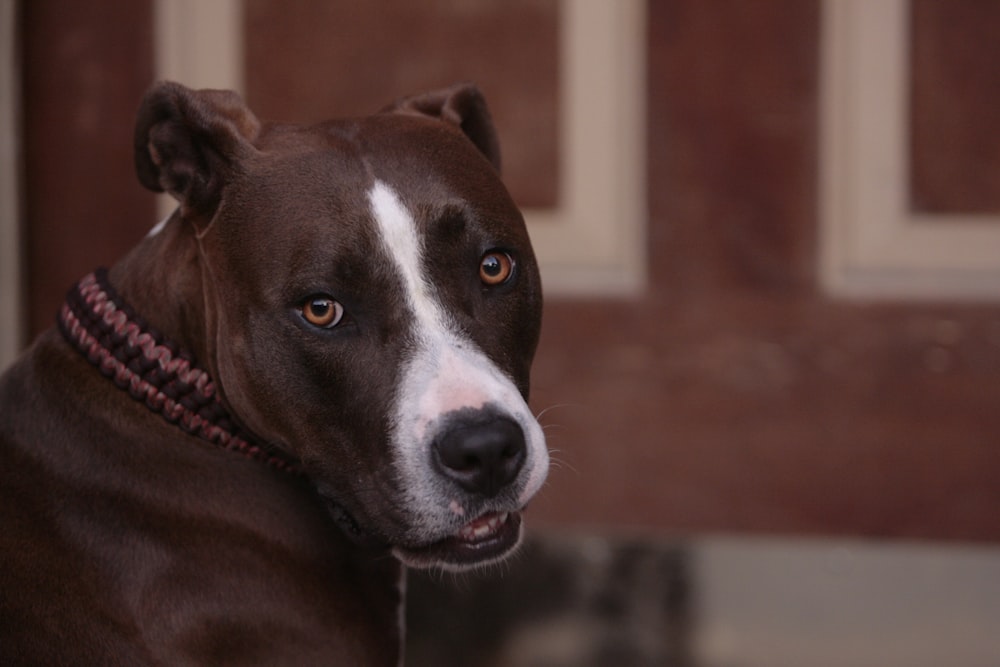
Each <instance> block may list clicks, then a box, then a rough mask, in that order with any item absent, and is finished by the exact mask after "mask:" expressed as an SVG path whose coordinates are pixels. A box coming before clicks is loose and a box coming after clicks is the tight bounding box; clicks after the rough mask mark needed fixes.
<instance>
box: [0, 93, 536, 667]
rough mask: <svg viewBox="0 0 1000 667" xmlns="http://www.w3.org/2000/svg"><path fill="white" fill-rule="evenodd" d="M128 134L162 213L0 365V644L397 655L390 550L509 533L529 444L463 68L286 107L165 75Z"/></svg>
mask: <svg viewBox="0 0 1000 667" xmlns="http://www.w3.org/2000/svg"><path fill="white" fill-rule="evenodd" d="M134 143H135V163H136V170H137V173H138V177H139V180H140V182H141V183H142V184H143V185H144V186H145V187H147V188H149V189H151V190H153V191H156V192H164V191H165V192H167V193H169V194H170V195H172V196H173V197H174V198H175V199H176V200H177V209H176V211H175V212H174V213H173V214H172V215H171V216H170V217H169V218H168V219H166V220H165V221H164V222H163V223H161V224H159V225H157V226H156V227H155V228H154V229H153V230H152V231H151V232H150V234H149V235H148V236H147V237H146V238H145V239H143V240H142V241H141V242H140V243H139V244H138V245H137V246H136V247H135V248H133V249H132V251H130V252H129V253H128V254H127V255H126V256H125V257H123V258H122V259H121V260H119V261H118V262H117V263H116V264H114V265H113V266H112V267H111V268H110V269H109V270H103V269H101V270H96V271H95V272H94V273H92V274H89V275H87V276H85V277H84V278H83V279H81V280H80V282H79V283H78V284H77V285H75V286H74V287H73V288H72V289H71V290H70V291H69V294H68V296H67V299H66V302H65V303H64V304H63V305H62V307H61V309H60V311H59V314H58V317H57V324H58V326H56V327H54V328H53V329H51V330H49V331H47V332H45V333H43V334H42V335H41V336H40V337H39V338H38V339H37V340H36V341H35V342H34V343H33V345H32V346H31V347H30V348H29V349H28V350H27V351H26V352H25V353H24V354H23V355H22V356H21V357H20V358H19V359H18V360H17V361H16V362H15V363H14V364H13V365H12V366H11V368H10V369H9V370H8V371H7V372H6V373H5V374H4V376H3V378H2V381H0V406H2V408H0V409H2V412H0V452H2V460H3V465H2V466H0V499H2V501H0V516H2V530H0V663H2V664H5V665H14V664H45V665H57V664H87V665H97V664H123V665H136V664H163V665H188V664H211V665H222V664H260V665H321V664H337V665H396V664H400V663H401V662H402V654H403V651H402V642H403V639H404V636H403V633H404V629H403V627H402V618H403V613H402V605H403V598H404V594H405V572H406V568H442V569H445V570H463V569H467V568H472V567H477V566H483V565H484V564H489V563H493V562H496V561H499V560H500V559H503V558H504V557H506V556H508V555H509V554H510V553H511V552H513V551H514V549H515V548H516V547H517V545H518V543H519V541H520V539H521V534H522V531H523V525H522V511H523V509H524V507H525V506H526V505H527V503H528V501H529V500H530V499H531V498H532V496H533V495H534V494H535V493H536V492H537V491H538V490H539V489H540V487H541V486H542V485H543V483H544V481H545V478H546V474H547V470H548V453H547V449H546V445H545V439H544V435H543V433H542V430H541V427H540V426H539V424H538V422H537V420H536V419H535V417H534V416H533V414H532V412H531V411H530V410H529V407H528V404H527V400H528V390H529V373H530V367H531V363H532V359H533V357H534V353H535V348H536V346H537V342H538V337H539V332H540V325H541V307H542V294H541V284H540V278H539V273H538V267H537V263H536V260H535V257H534V254H533V251H532V248H531V244H530V241H529V237H528V234H527V231H526V228H525V225H524V221H523V218H522V216H521V214H520V212H519V211H518V209H517V207H516V205H515V204H514V202H513V201H512V199H511V197H510V195H509V194H508V192H507V191H506V189H505V188H504V186H503V184H502V182H501V180H500V177H499V167H500V158H499V150H498V144H497V138H496V132H495V129H494V126H493V123H492V121H491V119H490V115H489V111H488V108H487V106H486V104H485V102H484V99H483V97H482V95H481V94H480V92H479V91H478V89H477V88H476V87H475V86H474V85H472V84H459V85H455V86H452V87H450V88H446V89H442V90H436V91H432V92H428V93H424V94H419V95H415V96H412V97H408V98H405V99H401V100H399V101H398V102H396V103H395V104H393V105H391V106H389V107H387V108H385V109H383V110H382V111H380V112H378V113H376V114H374V115H371V116H368V117H364V118H358V119H348V120H337V121H329V122H324V123H320V124H317V125H312V126H301V125H293V124H279V123H270V122H262V121H261V120H259V119H258V118H257V117H256V116H255V115H254V114H253V113H252V112H251V111H250V109H248V108H247V106H246V105H245V103H244V102H243V101H242V99H241V98H240V97H239V96H238V95H237V94H235V93H232V92H228V91H213V90H199V91H195V90H190V89H188V88H185V87H183V86H181V85H179V84H176V83H171V82H162V83H159V84H156V85H154V86H153V87H152V88H151V89H150V91H149V92H148V93H147V94H146V96H145V97H144V99H143V101H142V104H141V108H140V110H139V112H138V117H137V123H136V129H135V142H134ZM113 214H114V212H113V211H112V212H109V215H113Z"/></svg>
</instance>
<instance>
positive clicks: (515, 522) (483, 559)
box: [392, 512, 522, 572]
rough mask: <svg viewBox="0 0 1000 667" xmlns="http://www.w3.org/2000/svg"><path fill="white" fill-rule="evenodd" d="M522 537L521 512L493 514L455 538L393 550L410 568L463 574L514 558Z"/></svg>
mask: <svg viewBox="0 0 1000 667" xmlns="http://www.w3.org/2000/svg"><path fill="white" fill-rule="evenodd" d="M521 534H522V521H521V513H520V512H490V513H488V514H484V515H482V516H480V517H479V518H477V519H475V520H474V521H470V522H469V523H467V524H466V525H464V526H462V528H460V529H459V530H458V532H457V533H455V534H454V535H451V536H449V537H446V538H444V539H442V540H438V541H436V542H432V543H430V544H426V545H422V546H416V547H413V546H394V547H393V548H392V553H393V555H395V556H396V558H398V559H399V560H400V562H402V563H403V564H404V565H406V566H408V567H412V568H417V569H428V568H438V569H442V570H449V571H453V572H461V571H463V570H470V569H473V568H477V567H484V566H487V565H490V564H492V563H496V562H498V561H501V560H503V559H504V558H506V557H507V556H509V555H511V554H512V553H514V551H515V550H516V549H517V547H518V545H519V544H520V543H521Z"/></svg>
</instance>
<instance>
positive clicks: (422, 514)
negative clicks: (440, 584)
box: [369, 181, 548, 539]
mask: <svg viewBox="0 0 1000 667" xmlns="http://www.w3.org/2000/svg"><path fill="white" fill-rule="evenodd" d="M369 200H370V202H371V208H372V214H373V216H374V218H375V220H376V222H377V224H378V229H379V231H380V233H381V238H382V243H383V246H384V248H385V250H386V252H387V253H388V255H389V256H390V257H391V258H392V260H393V263H394V264H395V265H396V268H397V269H398V271H399V275H400V277H401V279H402V282H403V289H404V291H405V293H406V294H405V296H406V301H407V305H408V306H409V308H410V311H411V313H412V316H413V327H412V330H411V333H412V335H413V338H414V340H415V342H416V345H415V349H414V351H413V353H412V356H411V357H410V358H409V360H408V361H406V362H405V367H404V369H403V374H402V378H401V384H400V388H399V394H398V397H397V401H396V407H395V415H394V429H393V433H392V436H391V438H392V442H391V445H392V447H393V448H394V449H395V450H396V453H397V457H398V458H397V470H398V475H399V477H400V479H401V480H402V482H403V484H402V487H403V489H404V494H405V496H406V497H405V498H404V499H403V500H404V503H405V505H406V506H407V507H408V508H410V511H411V513H412V514H413V515H414V526H413V531H414V537H415V538H418V539H419V538H426V537H428V536H437V537H439V538H440V537H443V536H445V535H446V534H448V531H454V530H455V528H456V527H455V521H456V519H457V518H458V517H461V516H462V514H464V512H465V508H463V507H462V506H461V505H460V504H458V502H457V501H456V500H454V499H453V498H451V497H441V495H440V493H441V491H440V488H441V487H440V484H439V483H438V481H439V480H438V478H437V474H436V472H435V471H434V470H433V469H432V466H431V463H430V456H429V455H428V452H429V451H430V447H431V446H432V443H433V441H434V439H435V436H436V435H437V433H436V432H435V431H434V429H435V428H436V422H437V420H438V419H439V418H440V417H441V416H442V415H445V414H448V413H450V412H453V411H455V410H460V409H463V408H470V409H483V408H486V407H487V406H491V407H493V408H495V409H500V410H502V411H503V412H504V413H505V414H506V416H508V417H509V418H510V419H512V420H514V421H515V422H516V423H517V424H518V425H519V426H520V427H521V430H522V431H523V433H524V438H525V446H526V448H527V452H526V453H527V458H526V461H525V465H524V468H523V469H522V472H521V479H520V480H519V482H518V484H519V485H520V487H521V493H520V497H519V498H518V499H517V501H518V502H519V503H521V504H522V505H523V504H524V503H526V502H527V501H528V499H529V498H531V496H532V495H534V493H535V492H536V491H538V489H539V488H540V487H541V485H542V484H543V483H544V481H545V477H546V473H547V471H548V450H547V449H546V447H545V436H544V435H543V433H542V429H541V427H540V426H539V425H538V422H537V421H536V420H535V418H534V416H533V415H532V414H531V411H530V410H529V409H528V406H527V404H526V403H525V402H524V399H523V398H522V397H521V394H520V392H519V391H518V390H517V387H515V386H514V383H513V382H512V381H511V379H510V378H509V377H507V376H506V375H505V374H504V373H503V372H502V371H501V370H500V369H499V368H498V367H497V366H496V365H495V364H494V363H493V362H492V361H490V359H489V358H487V356H486V355H485V354H483V352H482V350H480V349H479V347H478V346H477V345H475V343H473V342H472V341H471V340H469V339H468V338H467V337H466V336H465V335H464V334H462V333H460V332H459V331H458V329H457V327H456V326H454V325H453V324H452V320H451V318H450V317H449V316H448V315H447V313H446V312H445V311H444V309H443V308H442V306H441V305H440V303H439V302H438V300H437V299H436V298H435V294H434V286H433V285H432V284H430V283H429V282H428V281H427V280H426V279H425V277H424V273H423V244H422V243H421V239H420V237H419V235H418V231H417V226H416V222H415V221H414V219H413V217H412V216H411V215H410V213H409V211H407V210H406V208H405V206H404V205H403V203H402V202H401V201H400V200H399V197H398V196H397V195H396V193H395V192H393V190H392V189H391V188H390V187H389V186H387V185H386V184H385V183H382V182H381V181H376V182H375V185H374V186H373V187H372V189H371V191H370V192H369ZM456 507H457V508H460V509H461V510H462V512H458V511H456ZM505 509H510V510H515V509H518V508H517V507H510V508H505Z"/></svg>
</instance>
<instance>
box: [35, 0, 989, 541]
mask: <svg viewBox="0 0 1000 667" xmlns="http://www.w3.org/2000/svg"><path fill="white" fill-rule="evenodd" d="M77 4H78V3H74V2H70V1H69V0H61V1H59V0H48V1H47V2H39V1H38V0H33V2H30V3H28V2H24V3H21V8H22V12H23V14H24V23H23V25H24V37H25V77H26V81H25V90H26V98H25V105H26V118H27V121H28V123H27V133H26V142H27V146H26V150H27V152H28V155H29V161H28V166H27V180H28V197H27V222H28V239H29V246H30V248H31V251H30V254H29V268H30V269H31V270H30V283H29V299H30V303H31V305H32V307H33V317H32V324H33V326H34V327H35V329H37V328H38V327H39V326H41V324H43V323H46V324H47V322H48V321H51V313H52V312H54V309H55V307H56V302H57V301H58V299H59V295H56V294H55V291H56V290H55V288H54V287H53V286H52V285H53V283H58V284H59V288H58V292H59V293H60V294H61V290H62V289H64V287H65V286H66V285H68V284H69V283H70V282H71V281H72V280H73V279H74V278H75V277H77V276H78V275H79V274H81V273H83V272H85V271H86V270H89V269H90V268H91V267H92V266H93V265H95V264H97V263H101V262H107V261H110V257H113V256H114V255H116V254H118V253H119V252H120V249H121V248H123V247H126V246H127V245H129V244H131V243H132V242H134V241H135V240H136V238H138V236H139V235H141V234H142V233H144V231H145V229H147V228H148V226H149V224H150V222H151V220H152V217H151V216H152V213H151V210H152V204H151V199H149V198H148V197H147V196H146V195H145V194H143V193H142V192H141V190H140V189H139V186H138V185H137V184H136V183H135V180H134V177H133V176H132V174H131V157H130V156H129V151H128V142H129V141H130V135H131V122H132V121H131V115H132V113H133V111H134V109H135V106H136V103H137V101H138V97H139V95H140V93H141V90H142V89H143V88H144V86H145V79H147V78H149V77H150V75H151V65H150V63H151V58H150V55H149V53H150V52H149V43H150V37H149V27H148V17H149V7H150V3H149V2H148V0H142V1H140V2H121V3H89V4H88V5H87V11H84V10H83V9H74V8H76V5H77ZM266 4H267V3H266V2H264V0H255V1H254V2H253V3H252V6H257V7H258V9H261V7H264V6H266ZM281 5H282V7H285V6H286V4H285V3H281ZM390 5H391V3H390ZM287 7H289V8H293V7H295V5H287ZM442 7H446V5H442ZM819 7H820V5H819V2H818V0H811V1H806V0H768V1H767V2H763V1H756V0H742V1H724V0H654V1H652V2H650V3H649V25H648V39H649V50H648V54H649V59H648V82H649V87H648V95H649V101H648V142H647V150H648V152H649V161H648V177H649V200H648V205H649V211H650V218H649V232H648V234H649V239H648V247H649V266H650V276H649V277H650V286H649V289H648V291H647V292H646V293H645V294H644V295H642V296H640V297H637V298H632V299H616V300H595V299H586V300H560V299H555V298H553V299H549V301H548V303H547V309H546V315H545V327H544V331H543V338H542V344H541V348H540V350H539V355H538V359H537V363H536V367H535V389H534V396H533V403H534V405H535V407H536V409H538V410H539V411H541V410H547V411H546V412H545V414H544V416H543V417H542V421H543V423H544V424H545V425H546V427H547V430H546V433H547V434H548V436H549V438H550V444H551V446H552V447H553V448H554V450H556V451H555V454H554V456H555V458H556V461H557V464H556V467H555V468H554V470H553V471H552V475H551V478H550V480H551V481H550V483H549V484H548V487H547V488H546V489H545V491H544V492H543V494H542V495H541V497H540V498H539V499H538V500H537V502H536V503H535V505H534V507H533V508H532V514H533V515H534V519H535V524H536V525H538V524H544V525H560V526H584V527H597V528H604V529H616V530H617V529H621V528H622V527H641V528H646V529H650V530H655V531H658V532H665V533H673V534H683V533H688V532H700V531H755V532H793V533H815V534H819V533H822V534H855V535H875V536H887V537H903V536H905V537H928V538H949V539H990V540H996V539H998V538H1000V519H998V518H997V511H996V510H997V507H1000V484H997V482H996V480H997V479H998V478H1000V447H998V444H1000V437H998V435H997V434H998V433H1000V413H998V412H997V410H996V409H995V404H996V402H997V400H996V396H997V394H998V393H1000V392H998V390H1000V309H998V307H997V305H996V304H982V305H955V304H947V303H942V304H925V305H918V304H904V303H880V304H874V303H857V302H844V301H838V300H834V299H831V298H828V297H826V296H824V295H823V293H822V292H821V291H820V290H819V288H818V287H817V281H816V277H815V276H816V273H817V270H816V258H817V226H818V214H817V175H818V167H817V164H818V154H817V150H818V146H817V139H818V121H817V116H818V90H819V82H818V65H819V63H818V58H819V50H818V49H819V33H820V12H819ZM41 8H46V11H45V12H43V11H42V10H41ZM265 8H266V7H265ZM925 9H926V8H925ZM289 11H291V9H289ZM441 11H444V10H441ZM248 25H249V24H248ZM305 25H306V26H307V27H306V28H302V29H309V28H308V26H309V25H313V26H314V28H315V29H316V30H324V31H326V32H325V33H324V34H325V35H326V36H327V38H328V39H330V40H350V39H355V40H358V41H363V40H364V39H365V35H364V34H363V33H356V32H352V31H351V30H350V29H349V26H347V27H345V26H329V25H327V26H323V25H316V23H315V22H312V23H309V22H307V23H306V24H305ZM931 25H933V22H931ZM249 27H250V29H251V30H254V29H255V28H253V26H252V25H249ZM266 27H267V26H266V24H265V25H264V26H263V27H261V26H258V27H257V28H256V29H257V30H261V29H265V28H266ZM248 41H250V40H248ZM306 41H308V40H306V39H305V38H303V42H306ZM930 43H932V42H928V44H930ZM81 44H82V45H90V46H86V47H81V46H79V45H81ZM74 45H76V47H75V48H77V49H83V50H82V51H80V50H78V51H73V48H74ZM359 48H360V45H359ZM380 48H387V47H385V46H383V47H380ZM410 48H411V49H412V48H413V47H412V45H411V47H410ZM81 54H83V55H81ZM296 54H297V55H296ZM267 55H268V57H269V58H272V59H273V61H272V62H271V67H272V69H273V71H277V72H286V73H287V74H288V76H289V77H303V80H302V81H300V85H301V86H303V87H304V89H306V90H308V88H309V86H310V85H313V86H314V85H315V82H316V81H321V80H323V79H324V78H325V79H327V80H332V79H333V78H334V77H337V76H338V75H341V76H342V75H343V74H342V73H343V71H344V68H345V67H347V66H348V65H346V64H345V63H343V62H331V61H328V60H318V59H312V60H309V61H308V63H309V64H308V66H303V65H302V63H301V60H300V61H295V60H294V58H300V59H301V58H303V57H306V58H308V57H309V54H308V53H307V54H306V55H305V56H303V55H302V53H300V52H293V51H287V52H286V51H282V50H280V49H278V48H277V47H275V48H273V49H270V50H269V51H268V54H267ZM394 55H395V58H396V60H397V61H401V62H404V63H405V62H407V61H408V60H410V61H412V60H416V59H419V57H420V52H419V50H409V51H400V52H396V53H394ZM85 56H86V57H85ZM284 57H287V58H289V61H288V62H287V63H286V64H285V66H284V67H283V68H282V67H278V66H277V65H275V61H277V62H280V61H281V59H282V58H284ZM338 73H339V74H338ZM250 76H251V77H252V76H253V73H252V72H251V73H250ZM917 76H921V75H920V74H919V73H918V74H917ZM928 76H929V75H928ZM510 85H518V84H517V82H515V83H512V84H511V83H508V84H503V83H501V84H498V90H496V91H494V92H493V96H494V97H497V98H498V102H497V103H496V105H495V106H508V107H510V106H511V105H510V99H511V95H504V94H503V92H502V90H500V88H504V87H505V86H510ZM927 85H929V86H931V87H932V88H933V86H934V85H936V84H935V81H934V80H930V81H929V82H928V83H927ZM404 92H409V91H408V90H407V91H404V90H399V91H393V93H392V95H390V97H391V96H395V95H397V94H400V93H404ZM986 94H989V95H992V97H991V98H988V99H984V101H983V102H981V104H986V103H989V102H990V100H992V102H993V106H992V108H994V109H995V108H997V105H996V104H995V103H996V102H997V99H996V97H997V93H996V92H995V89H994V92H991V93H986ZM515 99H517V98H516V97H515ZM94 105H98V106H96V107H95V106H94ZM95 109H96V111H95ZM294 112H295V110H294V109H289V110H288V113H287V114H285V117H288V118H294V117H296V116H295V113H294ZM88 119H89V120H88ZM95 119H96V120H95ZM503 138H504V137H502V139H503ZM915 143H916V142H915ZM932 178H933V176H932ZM994 182H995V181H994ZM987 189H988V188H987ZM981 190H982V188H980V190H977V192H981ZM992 197H993V199H992V200H990V201H996V200H997V198H998V197H997V191H996V190H992ZM137 220H140V221H141V222H139V223H137V222H136V221H137ZM550 408H551V409H550Z"/></svg>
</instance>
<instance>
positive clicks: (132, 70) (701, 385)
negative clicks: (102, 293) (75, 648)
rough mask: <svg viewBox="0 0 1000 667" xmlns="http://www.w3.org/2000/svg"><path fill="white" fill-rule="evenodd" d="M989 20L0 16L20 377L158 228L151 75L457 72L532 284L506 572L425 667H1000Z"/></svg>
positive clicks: (352, 110) (431, 601) (288, 89)
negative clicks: (142, 170) (91, 292)
mask: <svg viewBox="0 0 1000 667" xmlns="http://www.w3.org/2000/svg"><path fill="white" fill-rule="evenodd" d="M998 30H1000V3H998V2H995V0H648V2H646V1H644V0H421V1H419V2H418V1H412V0H366V1H364V2H361V1H352V0H336V1H335V0H326V1H321V0H203V1H201V2H195V1H194V0H100V1H98V0H92V1H90V2H80V1H77V0H20V1H19V0H0V31H2V32H0V37H2V40H3V44H2V48H3V54H2V55H0V66H2V71H0V77H2V78H0V88H2V89H0V142H2V147H0V148H2V150H0V169H2V171H0V188H2V190H0V206H2V208H0V261H2V264H0V362H2V363H3V364H4V365H5V364H6V363H7V362H9V361H10V359H11V358H12V357H13V356H14V355H15V354H16V353H17V351H18V350H19V349H23V347H24V346H25V345H26V344H27V341H29V340H30V338H31V337H32V336H34V335H35V334H36V333H37V332H38V331H40V330H42V329H44V328H46V327H48V326H50V324H51V323H52V321H53V317H54V313H55V311H56V308H57V306H58V304H59V303H60V302H61V300H62V297H63V294H64V292H65V290H66V288H67V287H68V286H69V285H70V284H72V283H73V282H74V281H75V280H76V279H77V278H79V277H80V276H82V275H84V274H85V273H87V272H89V271H90V270H92V269H93V268H94V267H96V266H98V265H108V264H110V263H112V262H113V261H114V260H115V258H116V257H118V256H120V255H121V254H122V253H123V252H124V251H125V250H126V249H128V248H129V247H130V246H132V245H133V244H134V243H135V242H137V241H138V240H139V239H140V238H141V237H142V236H143V235H144V234H145V233H146V232H147V231H148V230H149V229H150V228H151V227H152V226H153V224H154V223H155V222H156V221H157V219H158V217H159V216H162V214H163V211H164V205H163V204H162V203H161V202H158V201H157V200H156V199H155V198H154V196H153V195H152V194H150V193H148V192H147V191H145V190H143V189H142V188H141V186H140V185H139V184H138V181H137V180H136V178H135V176H134V173H133V167H132V155H131V140H132V139H131V137H132V124H133V121H134V114H135V111H136V109H137V106H138V102H139V99H140V97H141V95H142V93H143V91H144V90H145V89H146V88H147V87H148V85H149V84H150V83H151V82H152V81H153V80H155V79H157V78H173V79H177V80H179V81H181V82H182V83H185V84H187V85H189V86H192V87H227V88H230V87H231V88H236V89H238V90H239V91H241V92H242V94H243V95H244V96H245V98H246V99H247V100H248V102H249V104H250V105H251V107H252V108H253V109H254V110H255V111H256V112H257V114H258V115H259V116H261V117H262V118H269V119H276V120H289V121H316V120H320V119H324V118H328V117H334V116H342V115H357V114H366V113H370V112H372V111H374V110H377V109H379V108H381V107H382V106H384V105H385V104H387V103H388V102H390V101H392V100H393V99H395V98H397V97H400V96H402V95H405V94H408V93H412V92H415V91H420V90H424V89H429V88H434V87H439V86H443V85H447V84H449V83H451V82H453V81H455V80H474V81H476V82H477V83H478V84H479V85H480V87H481V89H482V90H483V91H484V93H485V95H486V97H487V100H488V102H489V104H490V106H491V109H492V111H493V114H494V119H495V121H496V124H497V127H498V130H499V133H500V139H501V146H502V149H503V153H504V178H505V181H506V182H507V183H508V186H509V187H510V189H511V191H512V193H513V194H514V196H515V198H516V199H517V201H518V202H519V204H520V205H522V206H523V207H524V209H525V211H526V217H527V219H528V221H529V227H530V230H531V233H532V236H533V239H534V241H535V243H536V250H537V252H538V255H539V258H540V261H541V262H542V269H543V276H544V278H545V284H546V288H547V292H546V310H545V321H544V329H543V334H542V340H541V346H540V348H539V351H538V355H537V358H536V363H535V366H534V375H533V394H532V404H533V407H534V409H535V410H536V411H537V412H539V413H541V414H542V416H541V421H542V423H543V424H544V425H545V427H546V434H547V436H548V438H549V444H550V447H551V448H552V450H553V457H554V468H553V470H552V472H551V475H550V480H549V482H548V484H547V486H546V488H545V489H544V490H543V491H542V493H541V494H540V496H539V497H538V499H537V500H536V501H535V502H534V503H533V505H532V507H531V508H530V509H529V513H528V519H529V531H530V533H531V539H530V540H529V543H528V545H527V547H526V548H525V550H524V552H523V553H522V554H521V555H520V556H519V557H518V558H517V559H515V561H514V562H513V563H512V564H509V565H506V566H502V567H500V568H498V570H497V571H495V572H490V573H486V574H484V575H475V576H468V577H462V578H460V579H457V580H456V579H454V578H452V577H451V576H444V575H432V576H424V575H417V576H414V578H413V581H412V582H411V588H412V596H411V597H412V601H411V608H410V616H411V622H410V627H411V641H410V648H409V652H410V662H409V664H411V665H442V664H449V665H450V664H454V665H546V666H549V665H551V666H555V665H560V666H561V665H694V666H703V667H742V666H751V665H761V666H764V665H768V666H773V665H789V666H792V665H831V666H833V665H908V666H910V665H942V664H949V665H996V664H1000V636H998V633H997V632H996V631H997V629H1000V549H998V540H1000V409H998V405H1000V400H998V398H1000V140H998V139H997V132H996V128H997V127H1000V69H998V63H1000V41H998V40H997V39H996V34H997V31H998Z"/></svg>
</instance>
